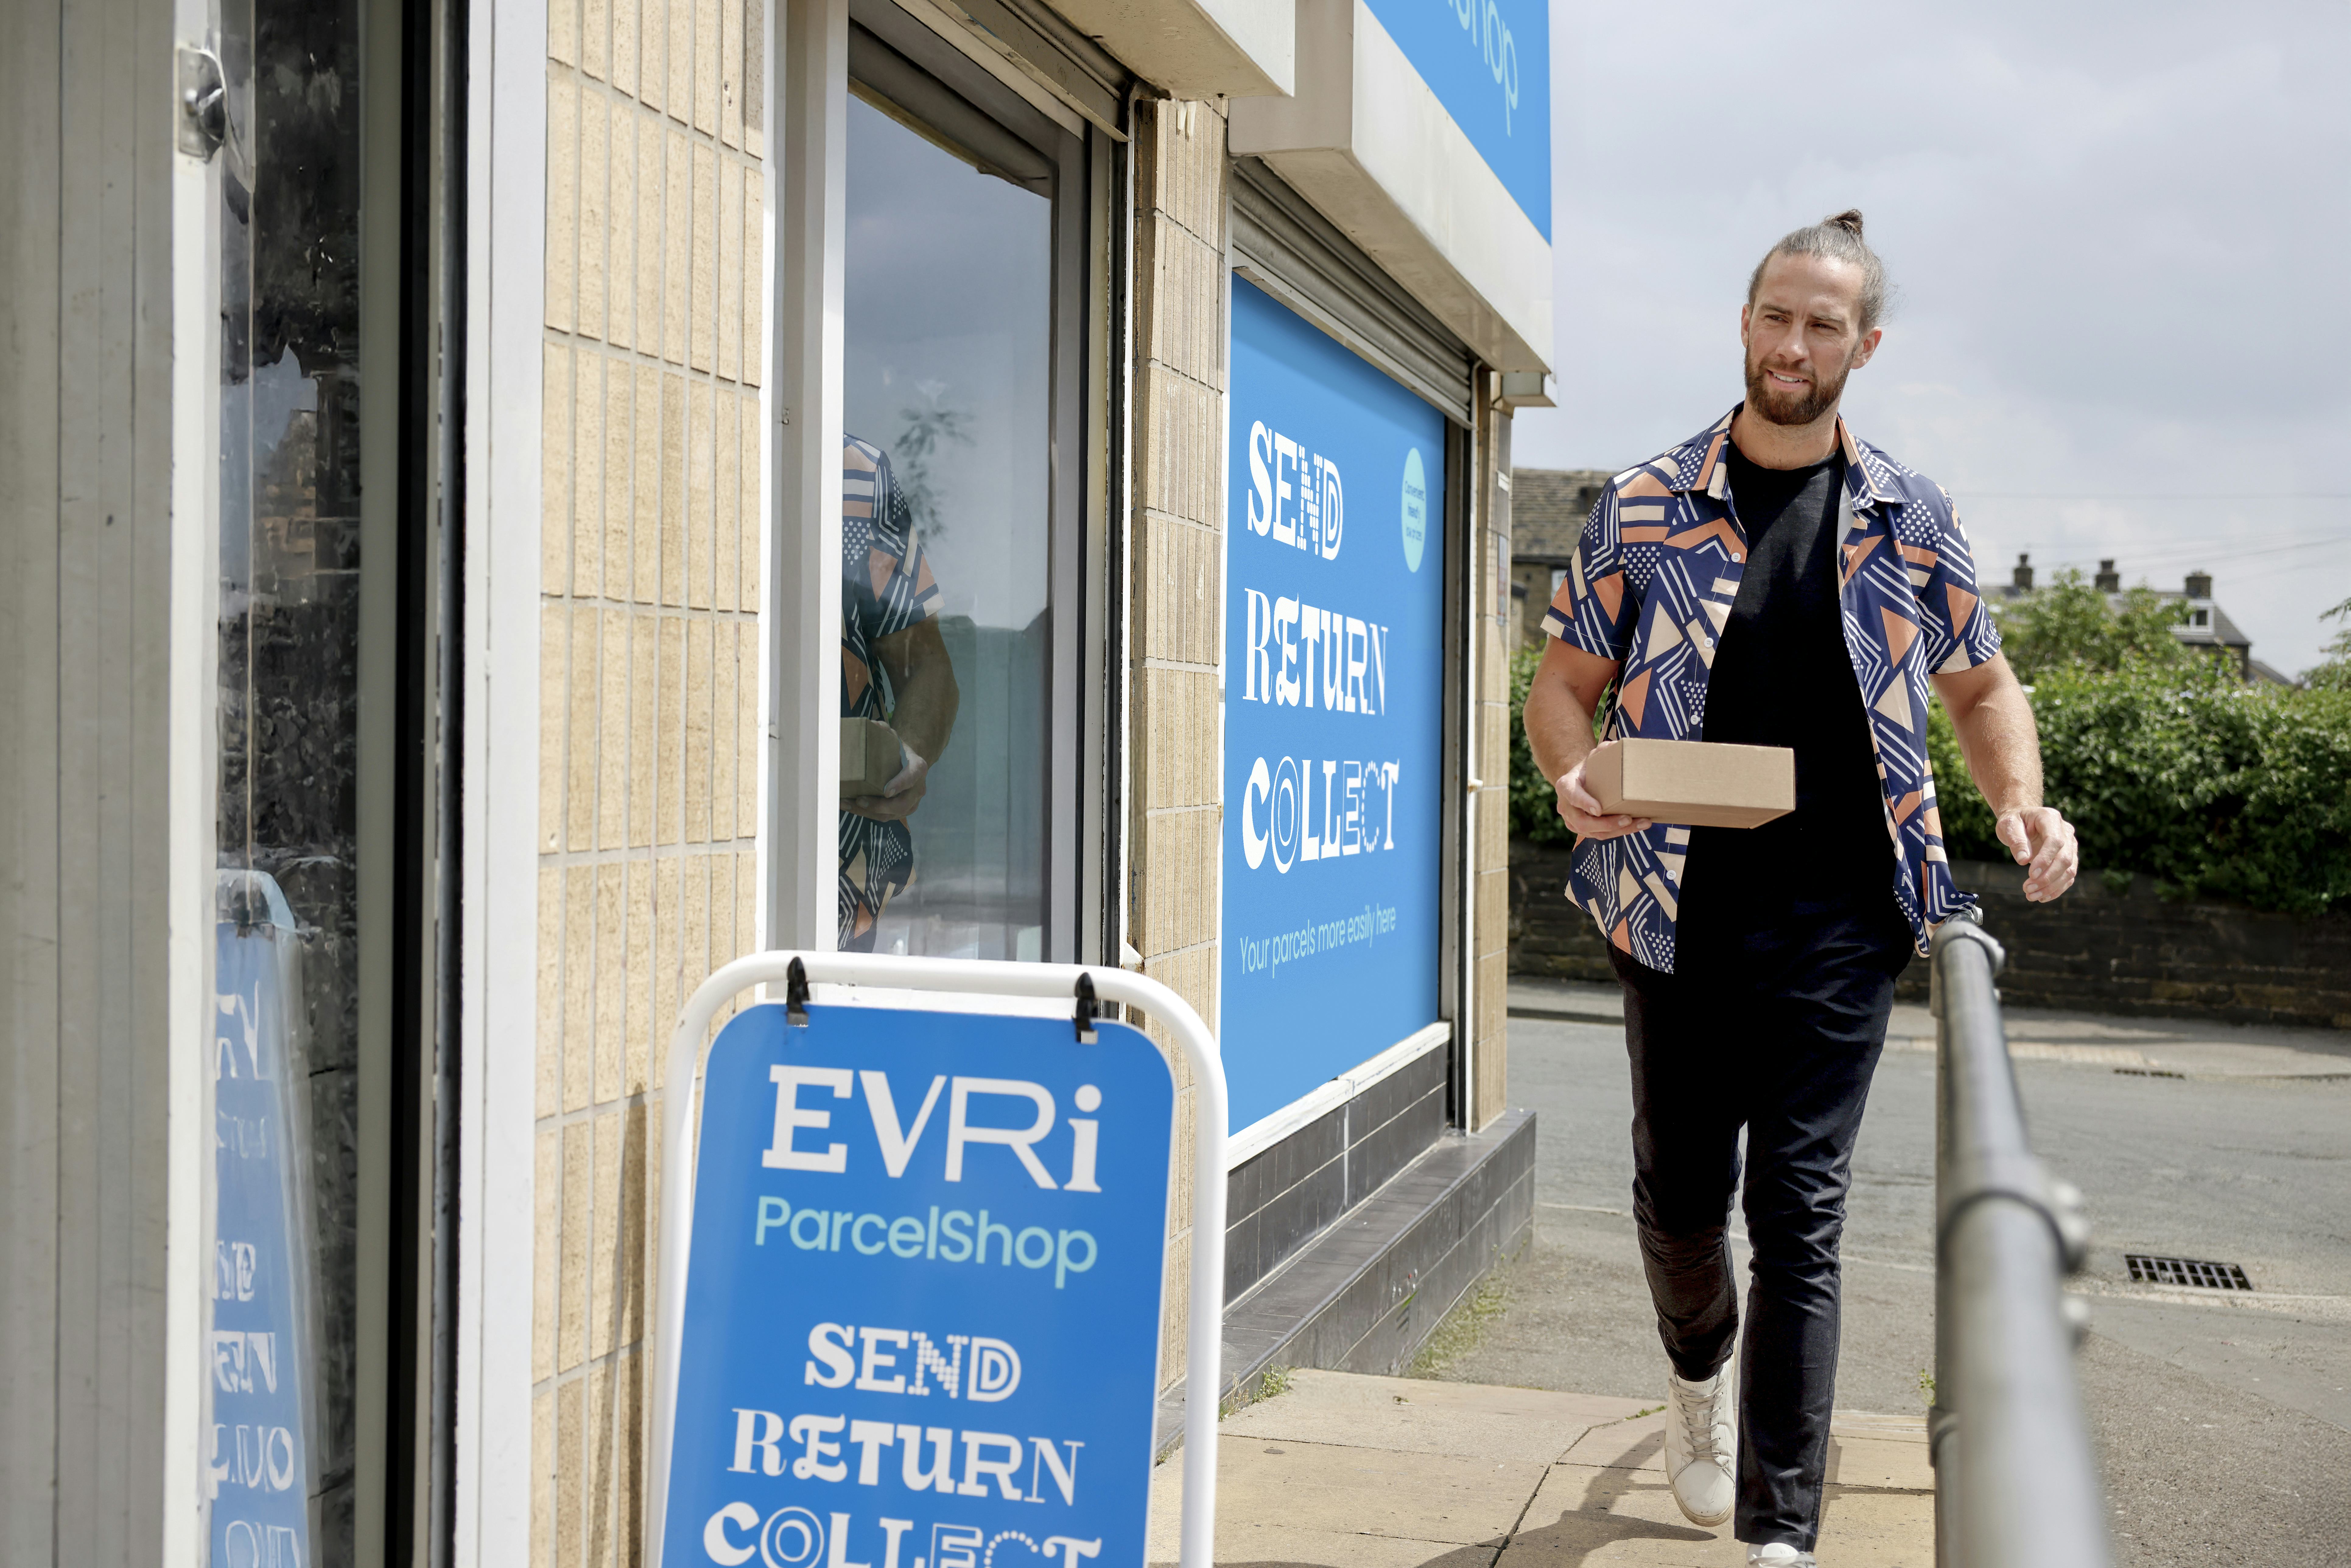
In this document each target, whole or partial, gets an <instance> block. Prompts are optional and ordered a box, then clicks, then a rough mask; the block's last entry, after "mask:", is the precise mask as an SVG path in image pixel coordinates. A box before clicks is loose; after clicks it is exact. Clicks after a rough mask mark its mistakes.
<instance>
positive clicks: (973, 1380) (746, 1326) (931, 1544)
mask: <svg viewBox="0 0 2351 1568" xmlns="http://www.w3.org/2000/svg"><path fill="white" fill-rule="evenodd" d="M807 1016H808V1022H807V1024H806V1025H805V1026H798V1027H796V1026H793V1025H791V1024H790V1023H789V1022H788V1021H787V1018H786V1012H785V1009H784V1008H783V1007H781V1006H780V1005H776V1004H764V1005H760V1006H755V1007H751V1008H747V1009H745V1010H744V1011H743V1012H742V1013H740V1014H739V1015H737V1017H736V1019H734V1020H733V1021H732V1022H730V1023H729V1024H727V1026H726V1029H725V1030H722V1031H721V1032H720V1033H719V1036H718V1038H717V1040H716V1041H715V1042H714V1043H713V1044H712V1046H711V1048H710V1055H709V1059H708V1062H707V1065H706V1067H705V1097H704V1110H703V1113H702V1133H701V1141H700V1145H699V1152H698V1155H697V1156H696V1159H695V1191H694V1218H693V1242H692V1248H691V1251H690V1254H689V1259H688V1276H687V1280H686V1286H685V1310H684V1315H683V1318H682V1319H681V1322H682V1324H683V1348H682V1351H681V1354H680V1361H679V1366H678V1373H677V1400H676V1412H677V1414H676V1420H675V1426H674V1437H673V1440H672V1448H671V1465H670V1474H669V1490H668V1501H667V1504H666V1513H665V1517H664V1526H663V1550H662V1558H661V1561H662V1563H663V1564H664V1568H684V1565H685V1564H702V1563H716V1564H718V1565H720V1568H1029V1565H1031V1564H1040V1565H1041V1564H1051V1565H1052V1568H1079V1565H1080V1564H1081V1563H1100V1564H1102V1565H1103V1568H1108V1565H1110V1564H1113V1563H1114V1564H1118V1565H1119V1568H1139V1565H1140V1564H1141V1563H1143V1561H1144V1530H1145V1524H1146V1519H1147V1513H1148V1507H1149V1500H1150V1472H1151V1448H1152V1424H1153V1420H1154V1416H1155V1399H1156V1392H1157V1386H1158V1353H1159V1314H1160V1292H1161V1283H1162V1280H1163V1278H1164V1275H1165V1251H1166V1230H1167V1172H1168V1158H1169V1150H1170V1139H1171V1136H1172V1134H1171V1127H1170V1120H1171V1117H1172V1115H1173V1112H1174V1108H1175V1082H1174V1079H1173V1076H1172V1075H1171V1073H1170V1071H1169V1070H1168V1066H1167V1062H1166V1061H1165V1058H1163V1057H1162V1056H1161V1055H1160V1054H1159V1052H1158V1051H1157V1050H1156V1049H1155V1048H1154V1047H1153V1045H1152V1044H1151V1042H1150V1041H1149V1040H1147V1039H1145V1038H1144V1035H1143V1034H1141V1033H1140V1032H1139V1031H1137V1030H1134V1029H1133V1028H1131V1027H1129V1026H1126V1025H1123V1024H1116V1023H1107V1022H1105V1023H1101V1024H1098V1025H1097V1026H1096V1035H1097V1038H1096V1039H1095V1040H1093V1041H1092V1042H1082V1041H1080V1040H1078V1039H1077V1038H1076V1031H1075V1030H1074V1029H1073V1028H1072V1026H1071V1021H1070V1019H1068V1018H1067V1017H1063V1018H1060V1019H1040V1018H1019V1017H1005V1016H1000V1015H993V1014H972V1013H955V1012H938V1011H927V1010H915V1009H903V1010H902V1009H881V1008H856V1007H831V1006H822V1005H811V1006H810V1007H809V1009H807Z"/></svg>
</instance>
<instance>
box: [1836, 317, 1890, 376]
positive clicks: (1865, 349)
mask: <svg viewBox="0 0 2351 1568" xmlns="http://www.w3.org/2000/svg"><path fill="white" fill-rule="evenodd" d="M1885 336H1886V329H1885V328H1883V327H1872V328H1871V329H1869V330H1868V331H1866V332H1865V333H1863V334H1862V335H1861V343H1860V346H1859V347H1857V348H1855V350H1854V351H1853V363H1851V364H1850V365H1848V366H1846V367H1845V368H1846V369H1847V370H1854V371H1857V370H1859V369H1861V367H1862V366H1864V365H1865V364H1867V363H1869V357H1870V356H1871V355H1872V354H1875V353H1876V352H1877V345H1878V342H1879V341H1880V340H1882V339H1884V338H1885Z"/></svg>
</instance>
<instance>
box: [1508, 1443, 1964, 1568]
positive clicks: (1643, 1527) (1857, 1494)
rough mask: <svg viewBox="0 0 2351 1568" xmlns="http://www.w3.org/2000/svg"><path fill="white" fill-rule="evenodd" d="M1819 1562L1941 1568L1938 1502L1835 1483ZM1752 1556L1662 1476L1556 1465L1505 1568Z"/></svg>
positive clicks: (1703, 1565)
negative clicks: (1691, 1517)
mask: <svg viewBox="0 0 2351 1568" xmlns="http://www.w3.org/2000/svg"><path fill="white" fill-rule="evenodd" d="M1814 1555H1815V1556H1817V1557H1818V1558H1819V1559H1820V1561H1821V1562H1822V1563H1824V1564H1826V1565H1827V1568H1932V1564H1933V1563H1934V1558H1935V1500H1934V1497H1933V1494H1931V1493H1927V1492H1911V1491H1881V1490H1871V1489H1865V1488H1855V1487H1846V1486H1839V1485H1836V1484H1834V1483H1831V1484H1830V1485H1829V1486H1828V1487H1827V1488H1826V1489H1825V1490H1824V1491H1823V1496H1822V1500H1821V1539H1820V1544H1819V1545H1818V1546H1817V1547H1816V1548H1815V1549H1814ZM1746 1561H1747V1549H1746V1547H1745V1546H1744V1545H1742V1544H1741V1543H1740V1542H1738V1541H1737V1540H1735V1539H1733V1538H1732V1536H1731V1534H1730V1531H1729V1527H1728V1526H1726V1527H1724V1528H1722V1529H1719V1530H1705V1529H1701V1528H1699V1527H1698V1526H1696V1525H1693V1524H1691V1523H1690V1522H1689V1521H1687V1520H1686V1519H1684V1518H1683V1517H1682V1513H1681V1511H1680V1509H1678V1508H1677V1507H1676V1506H1675V1504H1674V1500H1673V1494H1672V1492H1671V1490H1669V1489H1668V1488H1667V1485H1666V1478H1665V1472H1664V1471H1662V1470H1656V1469H1607V1468H1603V1467H1600V1466H1593V1465H1554V1466H1552V1470H1551V1473H1550V1474H1549V1475H1548V1476H1546V1477H1544V1478H1543V1484H1542V1486H1541V1488H1540V1489H1539V1490H1537V1491H1536V1493H1535V1497H1534V1500H1533V1502H1532V1503H1531V1504H1530V1505H1529V1506H1528V1509H1527V1511H1526V1517H1525V1518H1524V1519H1523V1520H1521V1521H1520V1524H1519V1528H1518V1530H1517V1531H1515V1532H1513V1534H1512V1536H1511V1539H1510V1544H1509V1545H1508V1546H1507V1547H1506V1548H1505V1549H1504V1550H1503V1552H1502V1554H1501V1557H1500V1560H1499V1562H1500V1564H1501V1565H1502V1568H1567V1565H1568V1564H1574V1563H1669V1564H1676V1565H1680V1564H1688V1565H1689V1568H1738V1565H1740V1564H1742V1563H1745V1562H1746Z"/></svg>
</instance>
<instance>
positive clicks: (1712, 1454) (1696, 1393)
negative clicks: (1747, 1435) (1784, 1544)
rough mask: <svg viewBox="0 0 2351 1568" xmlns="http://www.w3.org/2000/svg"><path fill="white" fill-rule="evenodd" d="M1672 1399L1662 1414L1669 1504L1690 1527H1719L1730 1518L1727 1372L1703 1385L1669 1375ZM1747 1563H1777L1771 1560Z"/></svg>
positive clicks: (1732, 1438) (1730, 1432) (1731, 1429)
mask: <svg viewBox="0 0 2351 1568" xmlns="http://www.w3.org/2000/svg"><path fill="white" fill-rule="evenodd" d="M1670 1381H1671V1382H1672V1384H1673V1394H1672V1396H1671V1399H1670V1404H1669V1406H1668V1407H1667V1411H1666V1479H1667V1480H1669V1481H1671V1482H1672V1483H1673V1487H1674V1501H1675V1502H1677V1503H1678V1504H1680V1505H1681V1511H1682V1512H1683V1513H1684V1514H1685V1515H1686V1516H1687V1517H1688V1519H1689V1521H1691V1522H1692V1523H1693V1524H1720V1523H1722V1522H1723V1521H1725V1520H1728V1519H1729V1517H1730V1505H1731V1500H1732V1497H1733V1495H1734V1492H1735V1490H1736V1487H1735V1484H1734V1482H1733V1480H1732V1456H1733V1452H1734V1445H1735V1443H1736V1441H1737V1438H1736V1435H1735V1433H1736V1429H1735V1428H1734V1427H1733V1426H1732V1425H1731V1420H1730V1368H1729V1367H1728V1366H1725V1367H1724V1368H1723V1369H1722V1370H1721V1371H1720V1372H1718V1373H1716V1374H1715V1375H1713V1376H1712V1377H1709V1378H1708V1379H1707V1380H1706V1381H1705V1382H1703V1383H1692V1382H1689V1381H1688V1380H1687V1379H1685V1378H1684V1377H1683V1376H1682V1375H1680V1374H1678V1373H1674V1374H1671V1375H1670ZM1750 1561H1755V1562H1771V1563H1775V1564H1776V1563H1778V1562H1779V1559H1777V1558H1754V1559H1750Z"/></svg>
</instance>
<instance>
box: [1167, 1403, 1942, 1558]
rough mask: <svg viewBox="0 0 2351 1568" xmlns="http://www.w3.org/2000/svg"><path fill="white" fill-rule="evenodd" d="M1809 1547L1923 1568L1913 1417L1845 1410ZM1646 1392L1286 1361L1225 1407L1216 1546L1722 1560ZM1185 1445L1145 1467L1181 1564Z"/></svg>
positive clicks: (1302, 1553)
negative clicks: (1321, 1368) (1512, 1384)
mask: <svg viewBox="0 0 2351 1568" xmlns="http://www.w3.org/2000/svg"><path fill="white" fill-rule="evenodd" d="M1832 1430H1833V1436H1832V1437H1831V1440H1830V1448H1829V1475H1828V1482H1829V1484H1828V1490H1827V1496H1826V1498H1825V1500H1824V1502H1823V1510H1822V1527H1821V1528H1822V1535H1821V1547H1820V1550H1821V1552H1822V1554H1823V1561H1824V1562H1832V1561H1833V1562H1834V1563H1836V1564H1837V1568H1928V1565H1929V1564H1931V1563H1933V1561H1934V1555H1935V1552H1934V1498H1933V1487H1934V1474H1933V1471H1932V1470H1931V1469H1929V1468H1928V1463H1927V1435H1926V1426H1925V1423H1924V1422H1923V1421H1922V1420H1921V1419H1919V1418H1918V1417H1917V1416H1869V1415H1862V1414H1858V1413H1854V1412H1840V1413H1839V1414H1838V1416H1837V1417H1836V1421H1835V1425H1834V1427H1833V1429H1832ZM1664 1449H1665V1417H1664V1416H1663V1414H1662V1413H1661V1409H1660V1405H1659V1402H1658V1401H1657V1400H1656V1399H1652V1400H1648V1401H1643V1400H1641V1399H1636V1398H1621V1397H1616V1398H1612V1397H1609V1396H1600V1395H1583V1394H1562V1393H1552V1392H1546V1391H1543V1390H1540V1389H1530V1388H1509V1387H1497V1386H1492V1385H1479V1384H1461V1383H1440V1382H1429V1381H1426V1380H1421V1379H1409V1378H1394V1377H1364V1376H1358V1375H1353V1374H1350V1373H1341V1372H1311V1371H1300V1372H1295V1373H1292V1374H1290V1377H1289V1380H1288V1385H1287V1387H1286V1388H1284V1389H1283V1390H1282V1392H1280V1393H1279V1394H1277V1395H1274V1396H1272V1397H1270V1398H1267V1399H1264V1400H1261V1401H1259V1403H1257V1404H1255V1405H1252V1406H1249V1407H1248V1408H1246V1409H1243V1410H1241V1411H1238V1412H1237V1413H1236V1414H1234V1415H1232V1416H1228V1417H1227V1419H1226V1420H1225V1422H1224V1425H1223V1427H1222V1428H1221V1436H1220V1438H1219V1444H1218V1450H1217V1516H1218V1521H1217V1562H1218V1563H1232V1564H1250V1565H1253V1568H1495V1565H1499V1568H1576V1565H1580V1564H1583V1563H1646V1564H1658V1565H1666V1568H1736V1565H1739V1564H1743V1563H1745V1562H1746V1560H1747V1558H1746V1549H1745V1548H1744V1547H1742V1546H1741V1545H1740V1543H1739V1542H1736V1541H1734V1540H1732V1539H1731V1538H1730V1534H1729V1530H1728V1529H1723V1530H1705V1529H1701V1528H1699V1527H1698V1526H1695V1525H1692V1524H1691V1523H1690V1522H1689V1521H1687V1520H1686V1519H1684V1518H1683V1517H1682V1515H1681V1512H1680V1511H1679V1510H1678V1509H1677V1508H1676V1507H1675V1506H1674V1501H1673V1498H1672V1495H1671V1493H1670V1492H1669V1491H1668V1490H1667V1486H1666V1478H1665V1473H1664V1470H1663V1469H1662V1468H1661V1461H1662V1457H1663V1453H1664ZM1182 1498H1183V1465H1182V1463H1181V1461H1180V1458H1176V1459H1171V1460H1169V1461H1168V1462H1167V1463H1165V1464H1163V1465H1161V1466H1160V1467H1159V1469H1157V1470H1156V1471H1155V1473H1154V1475H1153V1479H1152V1491H1151V1517H1152V1531H1151V1561H1152V1563H1155V1564H1158V1563H1168V1564H1172V1563H1175V1560H1176V1551H1177V1520H1178V1518H1179V1514H1180V1510H1181V1506H1182Z"/></svg>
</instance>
